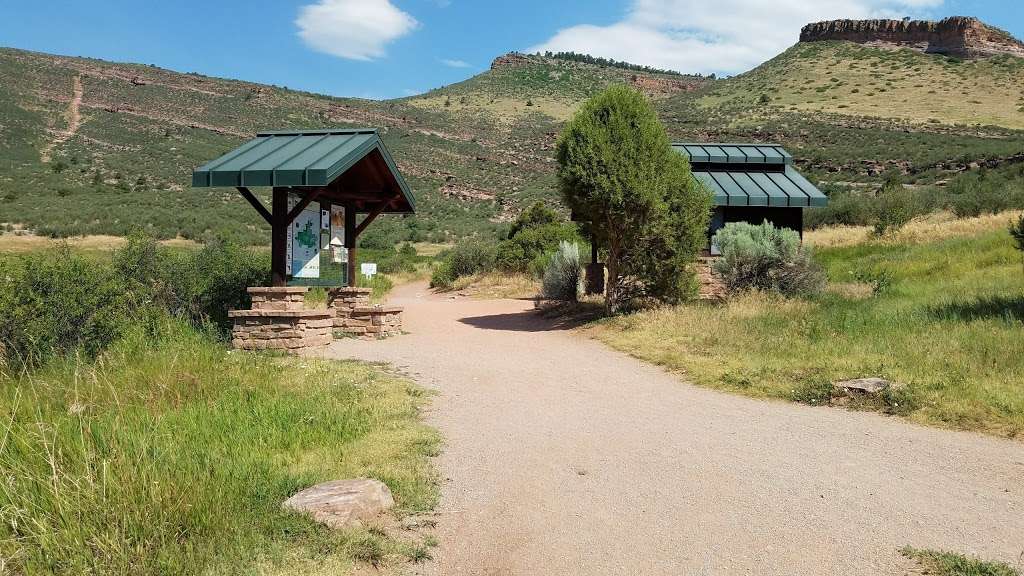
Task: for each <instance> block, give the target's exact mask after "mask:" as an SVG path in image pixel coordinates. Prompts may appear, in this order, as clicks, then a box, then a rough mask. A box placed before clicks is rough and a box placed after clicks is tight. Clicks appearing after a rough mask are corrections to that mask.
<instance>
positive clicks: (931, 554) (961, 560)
mask: <svg viewBox="0 0 1024 576" xmlns="http://www.w3.org/2000/svg"><path fill="white" fill-rule="evenodd" d="M900 554H902V555H903V556H905V557H907V558H910V559H911V560H915V561H917V563H918V564H920V565H921V566H922V567H923V568H924V569H925V570H926V571H927V572H926V573H927V574H935V575H936V576H1020V572H1019V571H1017V569H1016V568H1014V567H1012V566H1010V565H1008V564H1004V563H1002V562H988V561H985V560H979V559H978V558H971V557H968V556H964V555H963V554H955V553H952V552H940V551H936V550H922V549H919V548H913V547H911V546H907V547H905V548H902V549H901V550H900Z"/></svg>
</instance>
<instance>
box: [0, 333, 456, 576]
mask: <svg viewBox="0 0 1024 576" xmlns="http://www.w3.org/2000/svg"><path fill="white" fill-rule="evenodd" d="M421 402H422V392H421V390H420V389H418V388H415V387H414V386H413V385H412V384H411V383H409V382H406V381H404V380H400V379H397V378H394V377H391V376H388V375H385V374H383V373H381V372H379V371H378V370H376V369H373V368H370V367H367V366H363V365H359V364H354V363H337V362H327V361H314V360H299V359H285V358H275V357H270V356H261V355H250V354H242V353H232V352H228V351H226V350H225V349H224V348H223V347H222V346H221V345H219V344H217V342H216V340H215V339H214V338H213V337H212V336H209V335H206V334H203V333H200V332H197V331H195V329H193V328H191V327H189V326H187V325H185V324H183V323H181V322H178V321H171V320H168V321H166V322H164V323H163V324H162V325H161V327H160V329H159V330H158V331H157V334H155V335H153V334H150V335H147V334H145V333H143V332H141V331H138V330H136V331H133V332H130V333H129V334H128V335H127V336H126V337H125V338H123V339H122V340H120V341H118V342H117V343H116V344H114V345H113V346H112V347H111V348H109V349H108V350H106V351H105V352H103V353H102V354H101V355H100V356H99V357H98V358H97V359H96V360H95V361H94V362H92V361H90V362H86V361H82V360H78V359H75V358H73V357H71V358H67V357H64V358H58V359H56V360H53V361H51V362H50V363H48V364H47V365H45V366H43V367H41V368H39V369H37V370H35V371H31V372H23V373H18V374H11V373H7V374H0V470H2V471H3V473H2V477H0V572H4V571H5V570H6V571H9V572H11V573H14V574H81V573H96V574H172V573H173V574H249V573H254V572H260V573H277V572H281V571H295V572H306V573H309V572H313V571H319V570H320V569H324V567H327V566H330V567H333V568H338V569H343V568H345V567H346V566H349V565H350V564H351V563H352V562H353V561H354V559H361V560H366V561H370V562H373V563H375V564H376V563H380V562H387V561H388V560H389V559H394V558H402V557H405V558H419V557H422V556H423V555H424V554H425V552H424V548H423V544H422V543H418V542H413V541H407V542H403V541H400V540H396V539H392V538H388V537H386V536H384V535H383V534H382V533H380V532H378V531H368V530H364V529H353V530H348V531H342V532H332V531H330V530H326V529H324V528H321V527H319V526H317V525H316V524H314V523H313V522H312V521H310V520H308V519H306V518H304V517H301V516H299V515H296V514H292V513H287V512H284V511H282V510H281V508H280V505H281V502H282V501H283V500H284V499H286V498H287V497H288V496H289V495H291V494H293V493H294V492H296V491H297V490H299V489H301V488H304V487H306V486H309V485H311V484H314V483H316V482H320V481H324V480H329V479H337V478H347V477H359V476H369V477H373V478H377V479H380V480H382V481H384V482H385V483H386V484H388V485H389V486H390V487H391V489H392V490H393V491H394V494H395V496H396V500H397V503H398V506H399V508H400V510H401V511H404V512H415V511H420V510H425V509H428V508H430V507H431V506H432V505H433V503H434V501H435V499H436V495H437V490H436V481H435V478H434V476H433V474H432V472H431V471H430V468H429V466H428V463H427V456H428V455H429V454H431V453H433V452H434V451H436V449H437V445H438V438H437V437H436V435H435V433H434V432H432V431H431V430H429V429H427V428H425V427H423V426H422V425H420V424H419V423H418V421H417V414H418V410H419V407H420V405H421ZM297 567H298V568H297Z"/></svg>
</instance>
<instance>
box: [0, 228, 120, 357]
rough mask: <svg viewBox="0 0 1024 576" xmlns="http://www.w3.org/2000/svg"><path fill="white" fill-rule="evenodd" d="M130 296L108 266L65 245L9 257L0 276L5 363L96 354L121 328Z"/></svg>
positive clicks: (0, 329) (0, 332) (0, 345)
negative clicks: (48, 250)
mask: <svg viewBox="0 0 1024 576" xmlns="http://www.w3.org/2000/svg"><path fill="white" fill-rule="evenodd" d="M131 311H132V305H131V298H130V297H129V294H128V293H127V292H126V290H125V285H124V283H123V282H122V281H121V279H120V278H119V276H118V275H117V274H115V273H114V271H113V270H112V269H111V268H110V267H109V266H103V265H100V264H99V263H97V262H95V261H93V260H90V259H87V258H85V257H83V256H80V255H77V254H75V253H74V252H72V251H71V249H70V248H69V247H68V246H66V245H65V246H61V247H59V248H57V249H55V250H54V251H52V252H44V253H38V254H30V255H27V256H23V257H21V258H19V259H17V260H12V261H11V262H10V263H9V264H8V265H7V266H5V274H4V276H3V277H0V351H2V352H3V354H4V356H5V361H6V362H5V363H6V364H7V365H9V366H28V365H36V364H39V363H42V362H44V361H46V360H48V359H49V358H51V357H53V356H57V355H60V354H67V353H74V352H81V353H83V354H85V355H87V356H90V357H91V356H95V355H96V354H98V353H99V352H100V351H102V350H103V349H104V348H106V347H107V346H108V345H109V344H110V343H111V342H113V341H114V340H116V339H117V338H118V337H119V336H121V334H122V333H123V332H124V330H125V329H126V327H127V326H128V324H129V320H130V318H131Z"/></svg>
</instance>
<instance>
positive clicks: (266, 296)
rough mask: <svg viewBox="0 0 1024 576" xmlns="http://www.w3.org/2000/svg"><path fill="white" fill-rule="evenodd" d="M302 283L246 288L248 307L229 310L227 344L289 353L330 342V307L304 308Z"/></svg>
mask: <svg viewBox="0 0 1024 576" xmlns="http://www.w3.org/2000/svg"><path fill="white" fill-rule="evenodd" d="M308 290H309V288H306V287H302V286H288V287H273V288H263V287H259V288H249V295H250V296H251V297H252V309H251V310H232V311H231V312H229V313H228V316H229V317H230V318H232V319H233V320H234V329H233V330H232V334H231V335H232V340H231V343H232V345H233V346H234V347H235V348H239V349H242V350H283V351H285V352H288V353H290V354H299V353H302V352H306V351H310V350H317V349H320V348H323V347H325V346H327V345H328V344H330V343H331V341H332V339H333V335H332V330H333V328H334V320H333V314H332V312H331V311H330V310H309V309H306V307H305V298H306V292H307V291H308Z"/></svg>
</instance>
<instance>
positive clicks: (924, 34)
mask: <svg viewBox="0 0 1024 576" xmlns="http://www.w3.org/2000/svg"><path fill="white" fill-rule="evenodd" d="M825 40H846V41H848V42H856V43H858V44H865V45H868V46H881V47H892V48H912V49H915V50H920V51H922V52H926V53H930V54H944V55H947V56H954V57H957V58H985V57H989V56H997V55H1001V54H1009V55H1011V56H1017V57H1021V58H1024V43H1022V42H1021V41H1020V40H1017V39H1016V38H1014V37H1013V36H1011V35H1010V34H1009V33H1007V32H1005V31H1003V30H1000V29H998V28H995V27H992V26H989V25H987V24H985V23H984V22H982V21H981V20H978V19H977V18H969V17H964V16H954V17H951V18H945V19H943V20H940V21H938V22H933V21H928V20H909V19H905V20H829V21H826V22H815V23H813V24H808V25H807V26H804V28H803V30H801V31H800V41H801V42H820V41H825Z"/></svg>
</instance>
